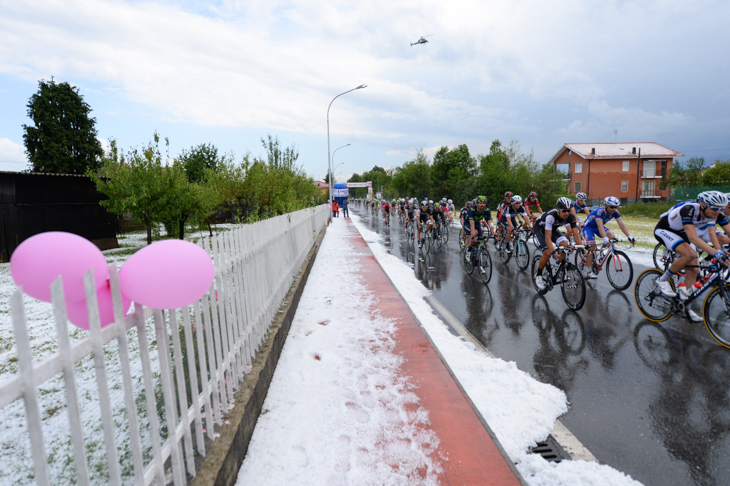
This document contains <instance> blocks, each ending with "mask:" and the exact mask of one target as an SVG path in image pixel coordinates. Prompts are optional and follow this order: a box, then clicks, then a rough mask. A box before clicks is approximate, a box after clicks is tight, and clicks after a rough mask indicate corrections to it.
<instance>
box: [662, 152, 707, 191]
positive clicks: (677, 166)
mask: <svg viewBox="0 0 730 486" xmlns="http://www.w3.org/2000/svg"><path fill="white" fill-rule="evenodd" d="M704 168H705V158H704V157H692V158H690V159H689V160H688V161H687V162H686V163H684V164H682V163H681V162H679V161H677V162H675V163H674V165H673V167H672V173H671V174H670V176H669V177H668V178H667V179H666V181H662V182H661V183H660V186H659V187H660V188H661V189H664V188H665V187H666V186H667V184H669V185H670V186H674V187H686V186H698V185H700V183H701V180H702V171H703V169H704Z"/></svg>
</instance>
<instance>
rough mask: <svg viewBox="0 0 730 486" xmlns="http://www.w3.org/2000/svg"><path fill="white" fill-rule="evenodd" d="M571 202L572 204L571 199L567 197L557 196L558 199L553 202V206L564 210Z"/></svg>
mask: <svg viewBox="0 0 730 486" xmlns="http://www.w3.org/2000/svg"><path fill="white" fill-rule="evenodd" d="M572 204H573V201H571V200H570V199H568V198H567V197H561V198H558V201H557V202H556V203H555V206H556V207H557V208H558V209H562V210H566V209H570V206H571V205H572Z"/></svg>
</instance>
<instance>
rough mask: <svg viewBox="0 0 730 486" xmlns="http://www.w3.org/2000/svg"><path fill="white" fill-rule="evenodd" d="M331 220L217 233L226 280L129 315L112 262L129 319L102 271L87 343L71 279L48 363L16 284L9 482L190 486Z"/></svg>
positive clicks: (1, 447)
mask: <svg viewBox="0 0 730 486" xmlns="http://www.w3.org/2000/svg"><path fill="white" fill-rule="evenodd" d="M328 218H329V211H328V209H327V207H326V206H320V207H317V208H313V209H307V210H302V211H298V212H296V213H291V214H288V215H284V216H279V217H276V218H272V219H268V220H265V221H261V222H258V223H255V224H252V225H245V226H241V227H240V228H238V229H234V230H232V231H229V232H225V233H221V234H219V235H217V236H214V237H212V238H204V239H203V240H201V241H200V242H199V244H200V245H201V246H202V247H203V248H204V249H205V250H206V251H208V252H209V254H210V255H211V258H212V259H213V263H214V267H215V279H214V282H213V285H212V286H211V288H210V291H209V292H208V294H207V295H205V296H204V297H203V298H202V299H200V300H199V301H198V302H196V303H194V304H193V305H191V306H190V307H188V308H181V309H169V310H164V311H163V310H157V309H150V308H144V307H143V306H135V311H134V313H133V315H130V316H127V317H124V316H123V315H122V310H121V308H122V305H121V294H120V291H119V280H118V276H117V269H116V267H115V266H114V265H112V268H111V269H110V274H111V277H110V285H111V288H112V295H113V300H114V308H115V316H116V320H115V322H114V323H113V324H110V325H108V326H105V327H104V328H100V326H99V317H98V310H97V308H96V293H95V289H94V287H93V276H92V275H91V273H89V274H88V275H87V276H86V277H85V286H86V295H87V305H88V307H89V322H90V331H89V332H88V333H87V332H83V331H80V332H81V334H80V335H79V332H78V331H77V332H76V333H75V334H77V335H79V337H80V339H78V340H76V341H74V342H72V339H71V338H70V336H71V333H72V331H74V330H75V328H72V327H70V326H69V324H68V323H67V320H66V309H65V305H64V300H63V287H62V285H61V282H60V279H59V280H57V281H56V282H55V283H54V284H53V286H52V287H51V289H52V296H53V313H54V319H55V324H56V326H55V327H56V334H57V336H55V340H56V341H57V342H56V343H55V344H57V349H56V351H55V353H53V354H52V355H50V357H46V358H45V359H44V360H42V361H41V362H36V361H37V360H36V359H34V356H33V355H34V351H33V350H32V349H31V344H30V340H29V330H28V322H27V319H26V315H25V307H24V305H23V298H24V296H23V294H22V292H21V291H20V290H18V291H17V292H15V293H14V294H13V295H12V297H11V303H10V314H11V319H12V323H13V329H14V335H15V336H14V338H15V339H14V346H15V351H16V353H17V373H16V374H14V375H9V376H10V377H8V375H2V376H0V424H2V425H0V484H32V483H34V482H35V483H37V484H40V485H46V484H71V483H75V484H81V485H85V484H112V485H118V484H138V485H148V484H160V485H163V484H169V483H171V482H172V483H174V484H186V483H187V482H188V481H189V480H190V479H191V478H192V477H194V476H195V474H196V461H197V463H198V466H199V464H200V462H201V461H202V458H203V457H204V456H205V452H206V448H208V449H209V448H210V444H211V441H213V440H215V438H216V435H217V434H216V430H217V427H220V426H221V425H223V423H224V421H225V416H226V414H227V413H228V411H229V407H231V406H232V403H233V399H234V395H235V393H236V392H237V390H238V389H239V387H240V384H241V382H242V381H243V378H244V375H245V374H246V373H247V371H248V369H249V366H250V365H251V363H252V361H253V360H254V359H255V355H256V352H257V350H258V348H259V346H260V344H261V342H262V341H263V339H264V337H265V335H266V333H267V330H268V328H269V326H270V324H271V322H272V321H273V319H274V317H275V314H276V312H277V310H278V308H279V306H280V305H281V303H282V302H283V299H284V297H285V296H286V293H287V292H288V290H289V288H290V287H291V284H292V283H293V281H294V278H295V276H296V274H297V273H298V272H299V270H300V268H301V266H302V264H303V262H304V260H305V258H306V256H307V254H308V253H309V251H310V250H311V248H312V246H313V244H314V242H315V240H316V237H317V235H318V234H319V232H320V230H321V229H322V228H323V226H324V225H325V224H326V222H327V220H328ZM48 338H49V339H51V340H52V339H53V337H51V336H48ZM92 376H93V378H92Z"/></svg>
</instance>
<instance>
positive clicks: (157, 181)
mask: <svg viewBox="0 0 730 486" xmlns="http://www.w3.org/2000/svg"><path fill="white" fill-rule="evenodd" d="M159 142H160V137H159V135H158V134H157V133H155V135H154V142H150V143H149V144H148V145H147V146H146V147H144V148H142V149H133V150H132V151H131V152H130V153H129V154H128V157H126V160H125V157H118V156H117V157H116V160H115V155H114V154H112V155H111V156H110V157H109V158H107V159H106V160H105V164H104V165H103V166H102V167H101V169H100V170H99V171H97V172H96V173H92V172H89V175H90V176H91V178H92V179H93V180H94V182H95V183H96V187H97V189H98V190H99V192H101V193H102V194H105V195H106V196H107V197H108V198H109V199H108V200H106V201H102V202H101V205H102V206H103V207H105V208H107V209H108V210H109V211H110V212H111V213H113V214H117V215H123V214H125V213H128V212H129V213H132V215H133V216H134V218H135V219H136V220H138V221H141V222H142V223H144V225H145V227H146V228H147V244H150V243H152V225H153V224H154V223H160V222H164V221H170V220H174V219H175V217H176V216H177V215H179V214H180V212H181V211H182V209H181V205H187V204H190V201H185V199H186V198H189V197H190V195H189V194H186V193H183V192H181V187H184V184H187V178H186V176H185V172H184V170H183V169H182V166H181V165H180V164H177V166H173V167H168V166H166V165H165V164H164V163H163V158H162V153H161V152H160V147H159ZM166 142H167V144H168V146H169V141H167V140H166Z"/></svg>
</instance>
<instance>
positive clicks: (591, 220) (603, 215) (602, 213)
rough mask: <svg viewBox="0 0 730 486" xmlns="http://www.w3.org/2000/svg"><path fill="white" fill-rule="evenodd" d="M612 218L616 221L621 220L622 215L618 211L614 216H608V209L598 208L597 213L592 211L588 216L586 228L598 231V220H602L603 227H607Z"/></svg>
mask: <svg viewBox="0 0 730 486" xmlns="http://www.w3.org/2000/svg"><path fill="white" fill-rule="evenodd" d="M612 218H615V219H616V221H618V220H620V219H621V214H620V213H619V212H618V209H617V210H616V211H614V212H613V213H612V214H608V211H606V208H598V209H596V210H595V211H591V213H590V214H589V215H588V217H587V218H586V221H585V227H589V228H591V229H592V230H594V231H598V224H597V223H596V220H598V219H600V220H601V221H603V225H604V226H605V225H606V223H608V222H609V221H610V220H611V219H612Z"/></svg>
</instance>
